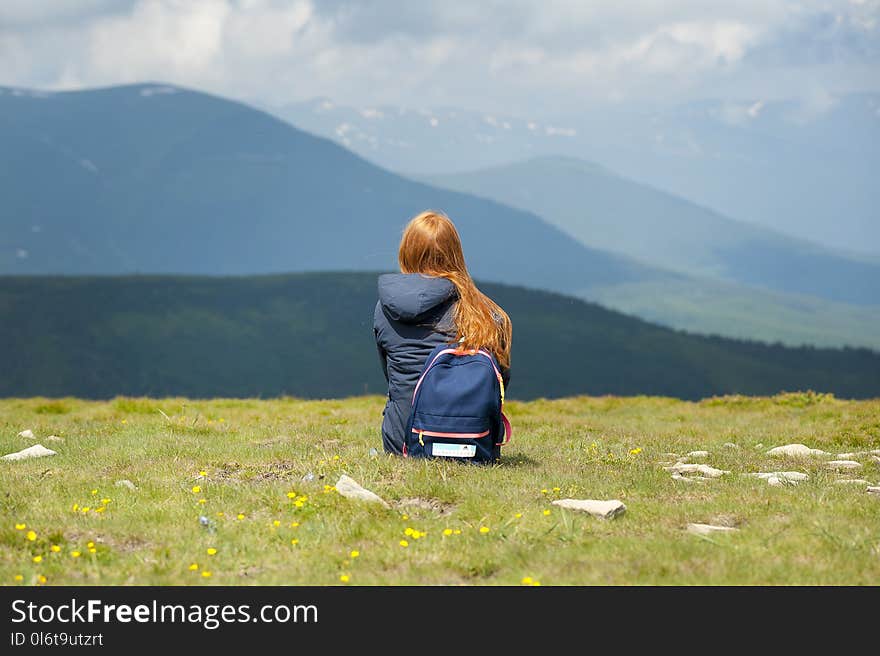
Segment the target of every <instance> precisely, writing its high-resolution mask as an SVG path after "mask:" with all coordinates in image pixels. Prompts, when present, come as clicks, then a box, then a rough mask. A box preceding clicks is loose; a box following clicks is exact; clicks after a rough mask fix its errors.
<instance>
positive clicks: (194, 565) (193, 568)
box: [189, 563, 199, 572]
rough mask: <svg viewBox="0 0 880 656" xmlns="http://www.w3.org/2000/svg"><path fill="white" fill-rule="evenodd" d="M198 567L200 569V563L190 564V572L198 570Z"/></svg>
mask: <svg viewBox="0 0 880 656" xmlns="http://www.w3.org/2000/svg"><path fill="white" fill-rule="evenodd" d="M198 569H199V564H198V563H193V564H192V565H190V566H189V571H190V572H195V571H198Z"/></svg>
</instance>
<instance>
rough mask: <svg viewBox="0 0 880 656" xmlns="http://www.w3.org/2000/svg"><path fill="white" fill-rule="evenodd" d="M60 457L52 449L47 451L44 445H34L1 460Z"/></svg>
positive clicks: (9, 454)
mask: <svg viewBox="0 0 880 656" xmlns="http://www.w3.org/2000/svg"><path fill="white" fill-rule="evenodd" d="M55 455H58V454H57V453H55V452H54V451H53V450H52V449H47V448H46V447H44V446H43V445H42V444H34V445H33V446H29V447H28V448H26V449H22V450H21V451H18V452H16V453H7V454H6V455H5V456H3V457H2V458H0V460H27V459H28V458H44V457H45V456H55Z"/></svg>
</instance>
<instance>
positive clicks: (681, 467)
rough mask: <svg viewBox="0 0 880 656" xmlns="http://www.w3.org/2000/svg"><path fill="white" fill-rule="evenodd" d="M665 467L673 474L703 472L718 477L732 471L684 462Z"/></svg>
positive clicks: (704, 474)
mask: <svg viewBox="0 0 880 656" xmlns="http://www.w3.org/2000/svg"><path fill="white" fill-rule="evenodd" d="M663 469H665V470H666V471H668V472H671V473H673V474H702V475H703V476H705V477H706V478H718V477H719V476H722V475H724V474H729V473H730V472H729V471H724V470H723V469H715V468H714V467H710V466H709V465H696V464H687V463H683V462H677V463H675V464H674V465H672V466H671V467H664V468H663Z"/></svg>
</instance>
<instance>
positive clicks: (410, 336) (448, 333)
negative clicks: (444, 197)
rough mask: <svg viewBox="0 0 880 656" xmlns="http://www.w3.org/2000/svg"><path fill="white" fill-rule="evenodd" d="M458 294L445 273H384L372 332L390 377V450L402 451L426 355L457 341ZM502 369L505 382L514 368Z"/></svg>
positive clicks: (386, 432) (386, 438) (385, 439)
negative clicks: (441, 274) (435, 275)
mask: <svg viewBox="0 0 880 656" xmlns="http://www.w3.org/2000/svg"><path fill="white" fill-rule="evenodd" d="M457 300H458V294H457V292H456V290H455V285H453V284H452V283H451V282H450V281H448V280H447V279H446V278H434V277H431V276H424V275H421V274H418V273H387V274H383V275H381V276H379V301H378V303H376V311H375V313H374V315H373V332H374V334H375V337H376V346H377V347H378V349H379V360H380V361H381V363H382V371H383V372H384V373H385V379H386V380H387V381H388V401H387V402H386V404H385V410H384V412H383V413H382V414H383V415H384V418H383V420H382V444H383V446H384V447H385V451H387V452H388V453H395V454H398V455H399V454H401V453H402V452H403V439H404V431H405V430H406V423H407V421H408V420H409V413H410V407H411V405H412V395H413V391H414V390H415V386H416V383H417V382H418V380H419V376H420V375H421V373H422V369H423V367H424V366H425V359H426V358H427V357H428V354H429V353H430V352H431V351H432V350H433V349H434V348H435V347H437V346H438V345H440V344H448V343H450V342H452V341H454V338H455V327H454V324H453V312H454V308H455V302H456V301H457ZM501 373H502V375H503V377H504V379H505V380H504V382H505V385H506V384H507V382H508V379H509V371H508V370H504V369H502V371H501Z"/></svg>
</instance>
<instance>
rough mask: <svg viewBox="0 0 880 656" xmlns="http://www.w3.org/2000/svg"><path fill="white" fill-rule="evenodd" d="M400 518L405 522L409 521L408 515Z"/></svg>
mask: <svg viewBox="0 0 880 656" xmlns="http://www.w3.org/2000/svg"><path fill="white" fill-rule="evenodd" d="M400 518H401V519H402V520H404V521H406V520H407V519H409V515H401V516H400Z"/></svg>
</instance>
